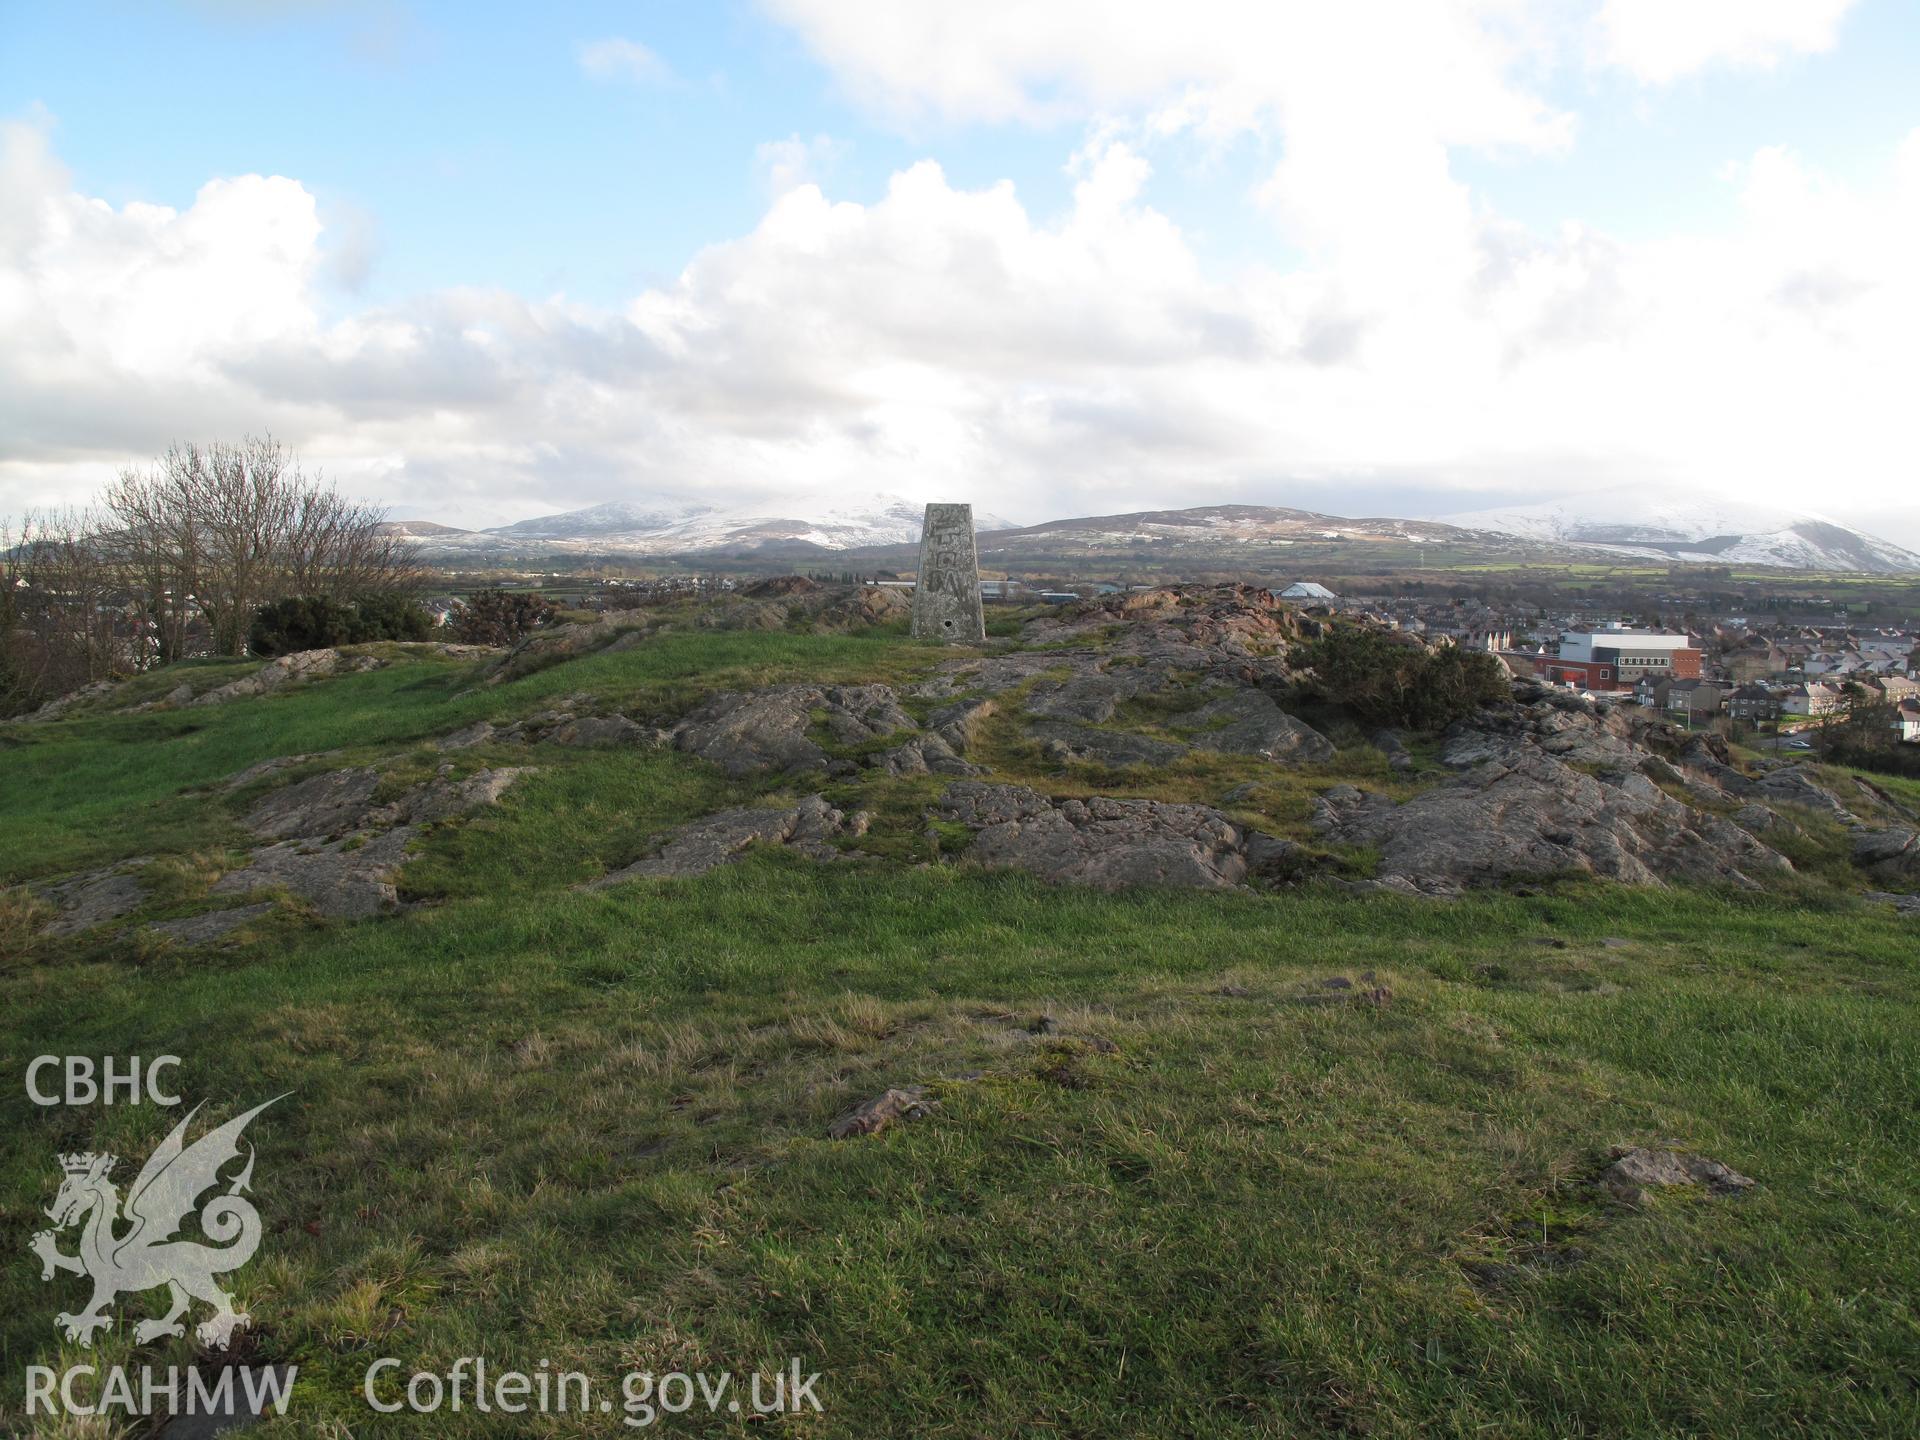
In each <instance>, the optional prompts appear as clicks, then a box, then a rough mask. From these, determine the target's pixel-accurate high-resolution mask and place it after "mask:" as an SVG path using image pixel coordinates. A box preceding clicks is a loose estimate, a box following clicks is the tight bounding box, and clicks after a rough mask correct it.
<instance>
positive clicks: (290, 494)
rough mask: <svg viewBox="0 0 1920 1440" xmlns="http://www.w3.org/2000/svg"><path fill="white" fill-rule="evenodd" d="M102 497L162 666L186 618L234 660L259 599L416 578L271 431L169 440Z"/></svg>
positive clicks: (395, 547)
mask: <svg viewBox="0 0 1920 1440" xmlns="http://www.w3.org/2000/svg"><path fill="white" fill-rule="evenodd" d="M106 503H107V509H108V511H109V512H110V513H111V515H112V516H113V519H114V522H115V533H114V541H115V553H116V554H117V556H118V558H119V559H120V562H121V563H122V565H123V566H124V567H125V570H126V573H127V577H128V581H129V584H131V585H133V586H135V587H137V588H138V590H139V592H140V593H141V595H142V596H143V597H144V603H145V605H146V606H147V608H148V611H149V614H150V615H151V617H152V619H153V623H154V625H155V628H156V629H157V630H158V631H159V632H160V634H161V636H162V637H163V639H162V640H161V644H160V658H161V660H162V662H163V663H164V662H165V661H167V660H172V659H175V658H178V657H179V656H181V655H183V654H186V653H188V649H189V647H190V644H191V632H192V627H193V625H194V623H195V620H196V617H198V618H199V619H202V620H203V621H204V624H205V627H206V630H207V632H208V639H207V643H208V645H209V647H210V648H211V649H212V650H213V651H214V652H215V653H216V654H221V655H239V654H243V653H244V652H245V648H246V637H247V629H248V626H249V624H250V622H251V621H252V618H253V615H254V612H255V611H256V610H258V609H259V607H260V606H261V605H263V604H265V603H266V602H268V601H271V600H278V599H282V598H285V597H287V596H290V595H313V596H325V597H326V598H328V599H334V600H342V601H347V600H352V599H354V598H355V597H356V596H359V595H365V594H370V593H378V592H384V591H390V590H395V589H400V588H404V587H405V586H407V585H410V584H412V583H415V582H416V581H417V579H418V572H417V570H416V569H415V568H414V567H413V565H412V564H411V559H410V556H409V553H408V552H407V550H406V549H405V548H404V544H405V542H404V541H401V540H399V539H397V538H396V537H393V536H390V535H388V534H386V533H384V531H383V530H382V527H381V521H382V519H383V516H382V514H381V512H380V511H378V510H375V509H373V508H372V507H370V506H366V505H362V504H359V503H358V502H355V501H351V500H347V499H345V498H343V497H342V496H341V495H340V494H339V493H338V492H337V491H335V490H334V489H333V488H332V487H331V486H328V485H323V484H322V483H321V482H320V481H319V479H318V478H317V477H316V478H314V479H311V480H310V479H308V478H307V476H306V475H305V473H304V472H303V471H302V470H301V469H300V466H299V463H298V461H297V460H295V459H294V458H293V457H291V456H290V455H289V454H288V453H287V450H286V448H285V447H284V446H282V445H281V444H280V443H279V442H278V441H277V440H274V439H273V438H272V437H271V436H267V437H262V438H258V439H256V438H254V437H251V436H249V437H247V438H245V439H243V440H242V441H241V442H240V443H239V444H224V443H215V444H211V445H206V446H200V445H176V446H174V447H173V448H172V449H170V450H169V451H168V452H167V453H166V455H165V456H164V457H162V459H161V461H160V464H159V466H158V468H157V469H155V470H153V471H150V472H145V473H142V472H138V471H131V470H129V471H123V472H122V473H121V475H120V478H119V479H118V481H116V482H115V484H114V485H113V487H112V488H111V489H110V490H109V491H108V494H107V501H106Z"/></svg>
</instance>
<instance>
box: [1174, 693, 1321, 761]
mask: <svg viewBox="0 0 1920 1440" xmlns="http://www.w3.org/2000/svg"><path fill="white" fill-rule="evenodd" d="M1222 720H1225V721H1227V722H1228V723H1227V724H1226V725H1225V726H1224V727H1223V728H1220V729H1214V730H1208V731H1206V732H1205V733H1204V734H1201V735H1196V736H1195V737H1194V741H1193V743H1194V746H1195V747H1196V748H1197V749H1201V750H1218V751H1221V752H1222V753H1224V754H1229V755H1258V756H1259V757H1260V758H1261V759H1263V760H1279V761H1283V762H1285V763H1286V764H1289V765H1299V764H1314V765H1323V764H1325V763H1326V762H1327V761H1329V760H1331V759H1333V757H1334V755H1335V753H1336V752H1335V750H1334V746H1333V742H1332V741H1331V740H1329V739H1327V737H1326V736H1324V735H1322V734H1321V733H1320V732H1319V731H1318V730H1316V729H1314V728H1313V727H1312V726H1311V725H1309V724H1307V723H1306V722H1305V721H1304V720H1296V719H1294V717H1293V716H1291V715H1289V714H1287V713H1286V712H1285V711H1284V710H1282V709H1281V708H1280V707H1279V706H1278V705H1276V704H1274V702H1273V698H1272V697H1271V696H1269V695H1266V694H1263V693H1262V692H1260V691H1258V690H1241V691H1237V692H1236V693H1234V694H1232V695H1228V696H1226V697H1224V698H1222V699H1219V700H1215V701H1213V702H1211V703H1210V704H1207V705H1203V706H1201V707H1200V708H1199V709H1198V710H1195V711H1193V712H1192V713H1191V714H1187V715H1182V716H1181V717H1179V719H1178V720H1177V721H1176V722H1175V723H1176V724H1183V725H1196V726H1207V725H1218V724H1219V722H1221V721H1222Z"/></svg>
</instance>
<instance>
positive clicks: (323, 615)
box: [247, 594, 433, 655]
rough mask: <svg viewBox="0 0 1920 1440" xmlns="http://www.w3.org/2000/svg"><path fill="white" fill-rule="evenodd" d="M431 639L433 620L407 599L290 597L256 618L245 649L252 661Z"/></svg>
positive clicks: (391, 596) (262, 609)
mask: <svg viewBox="0 0 1920 1440" xmlns="http://www.w3.org/2000/svg"><path fill="white" fill-rule="evenodd" d="M432 633H433V617H432V616H431V615H429V614H427V612H426V611H425V610H423V609H421V608H420V606H419V605H418V603H416V602H415V601H413V600H411V599H409V598H408V597H407V596H405V595H397V594H376V595H364V596H361V597H360V598H359V599H357V600H350V601H349V600H335V599H332V598H330V597H329V596H325V595H290V596H288V597H287V598H286V599H284V600H275V601H272V602H271V603H269V604H266V605H262V606H261V607H260V608H259V609H258V610H257V611H255V612H254V617H253V624H252V626H251V628H250V629H249V630H248V632H247V648H248V649H249V650H251V651H252V652H253V653H254V654H255V655H291V654H293V653H294V652H296V651H299V650H324V649H326V648H327V647H329V646H332V645H364V644H366V643H368V642H369V641H373V640H425V639H426V638H427V637H428V636H429V635H431V634H432Z"/></svg>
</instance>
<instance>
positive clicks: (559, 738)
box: [546, 715, 659, 749]
mask: <svg viewBox="0 0 1920 1440" xmlns="http://www.w3.org/2000/svg"><path fill="white" fill-rule="evenodd" d="M658 734H659V732H658V731H657V730H654V729H651V728H649V727H647V726H644V725H636V724H635V723H634V722H633V721H631V720H629V719H628V718H627V717H626V716H624V715H589V716H587V717H586V718H585V719H581V720H569V721H568V722H567V723H566V724H564V725H560V726H557V727H556V728H554V729H553V730H550V731H549V732H548V733H547V736H546V739H547V740H548V741H549V742H550V743H552V744H554V745H569V746H573V747H575V748H577V749H590V748H595V747H601V746H611V745H650V744H652V743H653V742H654V738H655V736H657V735H658Z"/></svg>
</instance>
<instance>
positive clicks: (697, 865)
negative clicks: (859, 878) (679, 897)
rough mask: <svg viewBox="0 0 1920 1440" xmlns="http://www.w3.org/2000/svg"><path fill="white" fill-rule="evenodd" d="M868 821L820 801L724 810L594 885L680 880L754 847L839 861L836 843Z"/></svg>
mask: <svg viewBox="0 0 1920 1440" xmlns="http://www.w3.org/2000/svg"><path fill="white" fill-rule="evenodd" d="M870 818H871V817H869V816H868V815H866V814H865V813H864V812H861V813H856V814H853V815H847V814H844V813H843V812H841V811H839V810H836V809H834V808H833V806H832V805H830V804H828V803H827V801H826V800H825V798H823V797H822V796H819V795H810V796H808V797H807V798H806V799H805V800H802V801H801V802H800V803H799V804H798V805H794V806H791V807H788V808H778V807H773V808H762V809H740V810H724V811H722V812H720V813H719V814H718V815H709V816H707V817H706V818H705V819H703V820H695V821H693V822H692V823H691V824H688V825H682V826H681V827H679V828H678V829H677V830H674V831H672V832H671V833H670V834H668V835H667V837H666V838H665V840H664V841H663V842H662V843H661V845H660V848H659V849H658V850H657V851H656V852H655V853H654V854H652V855H650V856H648V857H647V858H646V859H644V860H640V861H636V862H635V863H634V864H632V865H629V866H627V867H626V868H625V869H623V870H616V871H614V872H613V873H612V874H610V875H606V876H603V877H602V878H601V879H599V880H596V881H594V882H593V883H592V884H591V885H590V886H588V888H589V889H595V890H598V889H603V888H604V887H606V886H608V885H619V884H623V883H624V882H626V881H629V880H682V879H687V878H689V877H691V876H695V875H704V874H706V873H707V872H708V871H709V870H712V869H715V868H716V867H718V866H721V865H725V864H727V863H729V862H730V861H733V860H737V859H739V858H740V856H741V855H742V854H744V853H745V852H746V851H747V850H748V849H749V848H751V847H752V846H755V845H776V846H781V847H783V848H785V849H788V850H793V851H795V852H797V853H799V854H801V855H805V856H807V857H808V858H809V859H813V860H837V859H839V858H840V857H841V855H842V854H843V853H844V852H842V851H841V850H840V848H839V847H838V846H837V845H836V844H835V843H834V842H835V841H836V840H842V839H854V838H857V837H858V836H861V835H864V834H866V832H867V825H868V823H869V820H870Z"/></svg>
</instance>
